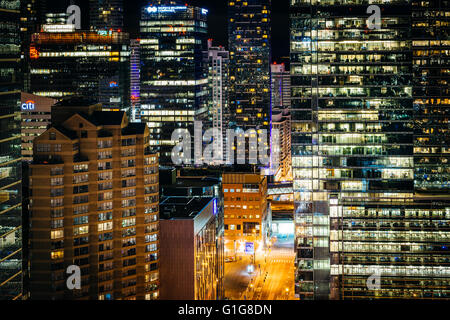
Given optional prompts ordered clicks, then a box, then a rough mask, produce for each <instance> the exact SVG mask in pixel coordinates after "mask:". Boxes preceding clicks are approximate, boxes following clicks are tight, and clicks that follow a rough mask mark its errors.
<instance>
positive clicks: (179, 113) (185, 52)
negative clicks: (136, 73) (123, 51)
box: [140, 1, 208, 164]
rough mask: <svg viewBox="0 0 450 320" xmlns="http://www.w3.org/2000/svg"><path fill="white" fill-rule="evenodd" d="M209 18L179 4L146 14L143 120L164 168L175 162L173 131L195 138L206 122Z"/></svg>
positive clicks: (201, 11)
mask: <svg viewBox="0 0 450 320" xmlns="http://www.w3.org/2000/svg"><path fill="white" fill-rule="evenodd" d="M207 14H208V10H206V9H202V8H197V7H191V6H189V5H187V4H185V3H184V2H183V3H178V2H175V1H172V2H171V3H170V4H161V5H150V6H145V7H143V8H142V11H141V20H140V54H141V85H140V87H141V96H140V100H141V121H142V122H146V123H147V126H148V127H149V128H150V135H151V141H150V143H151V144H152V145H153V146H154V147H155V148H156V149H157V150H158V151H159V152H160V162H161V163H163V164H164V163H166V164H167V163H172V162H171V151H172V148H173V146H174V145H175V141H172V139H171V136H172V132H173V131H174V130H175V129H178V128H186V129H188V130H189V132H190V134H191V135H192V137H193V135H194V128H193V127H194V119H198V120H201V119H202V118H204V117H207V111H208V105H207V97H208V76H207V72H206V71H205V69H204V65H203V61H202V59H203V55H202V52H203V51H204V50H205V49H206V41H207Z"/></svg>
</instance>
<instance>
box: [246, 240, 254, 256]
mask: <svg viewBox="0 0 450 320" xmlns="http://www.w3.org/2000/svg"><path fill="white" fill-rule="evenodd" d="M254 252H255V244H254V243H253V242H246V243H245V253H246V254H253V253H254Z"/></svg>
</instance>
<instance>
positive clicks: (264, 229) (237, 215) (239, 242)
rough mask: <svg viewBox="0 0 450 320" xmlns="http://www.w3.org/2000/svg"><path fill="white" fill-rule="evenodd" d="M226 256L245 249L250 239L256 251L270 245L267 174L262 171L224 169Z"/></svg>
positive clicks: (233, 255)
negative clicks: (226, 170) (260, 172)
mask: <svg viewBox="0 0 450 320" xmlns="http://www.w3.org/2000/svg"><path fill="white" fill-rule="evenodd" d="M222 188H223V195H224V224H225V256H226V257H236V256H237V255H241V254H243V253H244V247H245V243H246V242H250V243H253V248H254V250H255V252H256V251H260V252H261V250H263V249H264V248H265V247H266V243H267V240H268V236H269V233H270V225H271V218H270V212H269V207H268V203H267V177H266V176H264V175H260V174H259V173H246V172H224V174H223V176H222Z"/></svg>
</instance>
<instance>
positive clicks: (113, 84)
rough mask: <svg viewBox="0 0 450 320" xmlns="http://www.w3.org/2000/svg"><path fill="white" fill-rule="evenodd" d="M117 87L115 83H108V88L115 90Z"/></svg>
mask: <svg viewBox="0 0 450 320" xmlns="http://www.w3.org/2000/svg"><path fill="white" fill-rule="evenodd" d="M118 86H119V85H118V84H117V82H116V81H111V82H110V83H109V87H110V88H117V87H118Z"/></svg>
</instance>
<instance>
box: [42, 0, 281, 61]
mask: <svg viewBox="0 0 450 320" xmlns="http://www.w3.org/2000/svg"><path fill="white" fill-rule="evenodd" d="M47 1H48V6H47V7H48V11H49V12H64V11H65V8H67V6H68V5H69V4H70V3H71V2H72V3H75V4H77V5H79V6H80V7H81V14H82V26H83V28H87V27H88V23H89V14H88V12H89V0H47ZM150 2H151V1H148V0H124V3H125V8H124V11H125V21H124V24H125V27H124V29H125V31H127V32H129V33H130V34H131V36H132V37H137V35H138V27H139V17H140V8H141V7H142V6H144V5H147V4H148V3H150ZM186 2H187V3H189V4H191V5H196V6H200V7H202V8H206V9H208V10H209V15H208V18H209V21H208V28H209V38H213V39H214V44H216V45H222V46H224V47H228V39H227V38H228V36H227V33H228V31H227V22H228V19H227V0H187V1H186ZM288 55H289V0H272V60H273V61H280V57H285V56H288Z"/></svg>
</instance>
